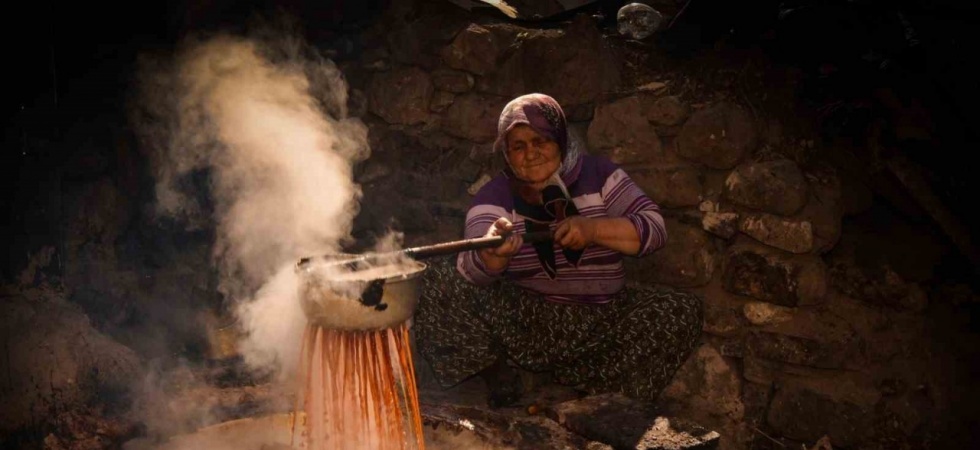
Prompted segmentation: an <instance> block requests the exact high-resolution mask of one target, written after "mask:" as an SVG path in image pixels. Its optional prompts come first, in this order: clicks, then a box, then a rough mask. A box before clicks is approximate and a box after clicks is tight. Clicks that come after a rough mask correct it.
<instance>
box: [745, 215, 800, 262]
mask: <svg viewBox="0 0 980 450" xmlns="http://www.w3.org/2000/svg"><path fill="white" fill-rule="evenodd" d="M739 231H741V232H743V233H745V234H747V235H749V236H751V237H752V238H753V239H755V240H757V241H759V242H761V243H763V244H766V245H769V246H772V247H775V248H778V249H780V250H785V251H787V252H791V253H807V252H809V251H810V250H812V249H813V227H812V226H811V225H810V222H807V221H798V220H791V219H785V218H782V217H779V216H774V215H772V214H764V213H763V214H751V215H747V216H743V218H742V221H741V223H740V224H739Z"/></svg>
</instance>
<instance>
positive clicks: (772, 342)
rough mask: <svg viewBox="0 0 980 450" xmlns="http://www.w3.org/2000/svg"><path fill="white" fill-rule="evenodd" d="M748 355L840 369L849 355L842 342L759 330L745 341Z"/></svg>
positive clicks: (808, 365)
mask: <svg viewBox="0 0 980 450" xmlns="http://www.w3.org/2000/svg"><path fill="white" fill-rule="evenodd" d="M745 354H746V356H751V357H756V358H762V359H767V360H770V361H778V362H784V363H789V364H796V365H800V366H807V367H816V368H820V369H839V368H841V367H843V364H844V359H845V357H846V356H847V355H846V352H844V351H843V348H841V346H839V345H837V344H836V343H833V342H820V341H817V340H814V339H808V338H803V337H798V336H788V335H784V334H778V333H769V332H764V331H756V332H753V333H750V334H749V336H748V337H747V338H746V341H745Z"/></svg>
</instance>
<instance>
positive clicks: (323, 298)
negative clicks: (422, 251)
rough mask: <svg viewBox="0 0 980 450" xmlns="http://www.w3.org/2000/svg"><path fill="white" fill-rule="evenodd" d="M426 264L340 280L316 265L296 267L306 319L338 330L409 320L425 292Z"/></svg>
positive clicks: (409, 264) (381, 326) (410, 263)
mask: <svg viewBox="0 0 980 450" xmlns="http://www.w3.org/2000/svg"><path fill="white" fill-rule="evenodd" d="M425 269H426V265H425V264H423V263H420V262H417V261H408V262H405V263H403V264H401V265H400V266H398V269H396V272H391V271H390V270H389V271H386V273H385V274H384V275H383V278H377V277H371V276H370V274H371V273H372V272H364V273H365V274H367V277H365V278H358V279H349V278H348V277H344V280H342V281H339V280H338V279H336V278H335V277H331V276H330V275H329V274H328V273H329V271H324V270H319V269H318V268H317V266H316V265H310V266H306V267H297V271H298V272H299V273H300V277H301V282H300V287H299V289H300V292H299V297H300V302H301V304H302V308H303V312H304V313H305V314H306V317H307V319H308V320H309V321H310V322H311V323H314V324H316V325H319V326H322V327H326V328H331V329H336V330H380V329H385V328H391V327H393V326H397V325H400V324H402V323H405V322H406V321H407V320H409V319H410V318H411V317H412V315H413V314H414V313H415V307H416V306H418V302H419V296H420V295H421V293H422V273H423V272H424V271H425Z"/></svg>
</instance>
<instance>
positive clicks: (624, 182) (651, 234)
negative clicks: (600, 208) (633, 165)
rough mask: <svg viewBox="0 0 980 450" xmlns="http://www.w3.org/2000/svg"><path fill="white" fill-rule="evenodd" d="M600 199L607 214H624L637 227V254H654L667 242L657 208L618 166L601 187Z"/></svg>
mask: <svg viewBox="0 0 980 450" xmlns="http://www.w3.org/2000/svg"><path fill="white" fill-rule="evenodd" d="M602 200H603V203H605V205H606V213H607V214H609V217H625V218H627V219H629V221H630V222H632V223H633V226H634V227H636V232H637V234H639V236H640V250H639V251H638V252H637V254H636V256H645V255H648V254H650V253H653V251H654V250H657V249H659V248H661V247H663V246H664V245H665V244H666V243H667V228H666V227H665V226H664V218H663V216H662V215H660V207H659V206H657V204H656V203H654V202H653V200H650V197H647V195H646V194H644V193H643V190H642V189H640V187H639V186H637V185H636V183H634V182H633V180H631V179H630V177H629V175H627V174H626V172H625V171H623V169H620V168H618V167H616V168H615V170H612V173H611V174H610V175H609V176H608V177H607V178H606V181H605V183H604V184H603V186H602Z"/></svg>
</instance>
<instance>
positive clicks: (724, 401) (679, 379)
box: [662, 344, 745, 421]
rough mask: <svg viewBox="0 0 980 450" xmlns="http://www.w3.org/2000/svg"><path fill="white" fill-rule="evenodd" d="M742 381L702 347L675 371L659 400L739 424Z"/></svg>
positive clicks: (709, 348) (717, 355)
mask: <svg viewBox="0 0 980 450" xmlns="http://www.w3.org/2000/svg"><path fill="white" fill-rule="evenodd" d="M741 387H742V377H741V376H740V375H739V373H738V370H737V368H735V367H733V366H732V365H731V364H730V363H729V362H728V361H726V360H725V358H723V357H722V355H721V354H720V353H719V352H718V350H716V349H715V348H714V347H712V346H711V345H709V344H703V345H702V346H701V347H699V348H698V349H697V351H695V352H694V354H693V355H691V357H690V358H688V360H687V361H686V362H685V363H684V364H683V365H682V366H681V367H680V369H678V370H677V373H676V374H675V375H674V378H673V380H672V381H671V383H670V384H669V385H668V386H667V387H666V388H665V389H664V392H663V394H662V396H663V398H665V399H667V400H670V401H672V402H676V403H680V404H683V405H684V406H685V407H686V408H690V409H693V410H696V411H700V412H703V413H706V414H708V415H711V416H716V417H723V418H727V419H729V420H732V421H739V420H741V419H742V417H743V415H744V412H745V410H744V407H743V405H742V399H741Z"/></svg>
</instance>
